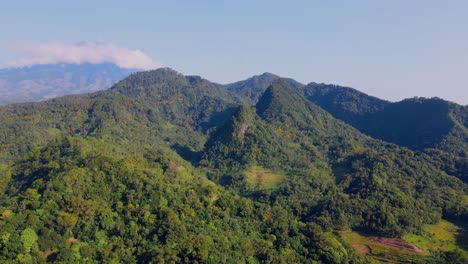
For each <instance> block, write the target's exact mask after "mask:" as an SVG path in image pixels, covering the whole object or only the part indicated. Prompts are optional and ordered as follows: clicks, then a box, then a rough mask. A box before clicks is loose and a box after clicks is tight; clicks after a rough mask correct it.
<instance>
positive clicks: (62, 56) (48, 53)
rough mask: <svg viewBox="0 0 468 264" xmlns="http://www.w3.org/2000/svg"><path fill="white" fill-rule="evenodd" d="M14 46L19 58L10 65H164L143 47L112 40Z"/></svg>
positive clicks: (140, 67) (139, 66)
mask: <svg viewBox="0 0 468 264" xmlns="http://www.w3.org/2000/svg"><path fill="white" fill-rule="evenodd" d="M11 49H12V50H13V51H14V52H15V53H17V54H18V55H19V58H18V59H16V60H13V61H9V62H7V66H9V67H24V66H32V65H36V64H54V63H76V64H81V63H114V64H116V65H118V66H120V67H122V68H136V69H142V70H150V69H156V68H160V67H161V64H160V63H159V62H157V61H155V60H153V59H152V58H151V57H149V56H148V55H146V54H145V53H143V52H142V51H140V50H130V49H127V48H124V47H120V46H117V45H115V44H112V43H102V42H94V41H83V42H79V43H76V44H64V43H22V44H17V45H15V46H12V47H11Z"/></svg>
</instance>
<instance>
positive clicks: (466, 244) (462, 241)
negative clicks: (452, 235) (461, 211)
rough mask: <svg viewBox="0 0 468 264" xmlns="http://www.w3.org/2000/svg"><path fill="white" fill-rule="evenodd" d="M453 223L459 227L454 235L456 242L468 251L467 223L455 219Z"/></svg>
mask: <svg viewBox="0 0 468 264" xmlns="http://www.w3.org/2000/svg"><path fill="white" fill-rule="evenodd" d="M454 224H455V225H457V226H458V227H459V228H460V229H459V230H458V234H457V236H456V244H457V245H458V246H459V247H461V248H462V249H464V250H467V251H468V223H465V222H462V221H455V222H454Z"/></svg>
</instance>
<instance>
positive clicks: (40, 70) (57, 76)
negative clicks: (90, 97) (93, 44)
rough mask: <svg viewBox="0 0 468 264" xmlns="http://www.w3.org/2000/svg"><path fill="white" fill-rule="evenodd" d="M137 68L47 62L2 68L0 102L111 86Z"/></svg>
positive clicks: (34, 99)
mask: <svg viewBox="0 0 468 264" xmlns="http://www.w3.org/2000/svg"><path fill="white" fill-rule="evenodd" d="M135 71H136V69H124V68H120V67H118V66H117V65H114V64H108V63H104V64H90V63H84V64H45V65H34V66H30V67H22V68H8V69H0V105H5V104H11V103H20V102H37V101H43V100H47V99H51V98H55V97H59V96H63V95H68V94H82V93H89V92H94V91H99V90H103V89H107V88H109V87H111V86H112V85H113V84H114V83H116V82H117V81H119V80H121V79H123V78H125V77H127V76H128V75H129V74H130V73H133V72H135Z"/></svg>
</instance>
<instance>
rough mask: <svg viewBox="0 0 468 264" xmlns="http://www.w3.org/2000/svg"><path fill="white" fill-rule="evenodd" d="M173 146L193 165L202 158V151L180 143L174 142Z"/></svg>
mask: <svg viewBox="0 0 468 264" xmlns="http://www.w3.org/2000/svg"><path fill="white" fill-rule="evenodd" d="M171 148H172V149H173V150H175V152H177V154H179V156H181V157H182V158H183V159H184V160H186V161H188V162H190V163H191V164H192V165H196V164H197V163H198V162H199V161H200V159H201V151H194V150H192V149H191V148H189V147H187V146H183V145H180V144H179V143H176V144H173V145H172V146H171Z"/></svg>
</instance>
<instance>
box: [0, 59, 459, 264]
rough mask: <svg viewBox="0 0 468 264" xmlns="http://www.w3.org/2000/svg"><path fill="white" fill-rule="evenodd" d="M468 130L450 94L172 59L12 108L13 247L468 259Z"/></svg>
mask: <svg viewBox="0 0 468 264" xmlns="http://www.w3.org/2000/svg"><path fill="white" fill-rule="evenodd" d="M412 120H419V122H413V121H412ZM467 127H468V108H467V107H466V106H460V105H457V104H455V103H451V102H447V101H444V100H442V99H438V98H432V99H423V98H413V99H407V100H404V101H402V102H398V103H390V102H387V101H384V100H380V99H378V98H374V97H370V96H368V95H365V94H363V93H360V92H358V91H356V90H353V89H351V88H346V87H339V86H331V85H324V84H316V83H311V84H308V85H302V84H300V83H298V82H296V81H294V80H292V79H283V78H280V77H278V76H275V75H272V74H264V75H260V76H255V77H253V78H250V79H248V80H246V81H241V82H237V83H234V84H231V85H220V84H216V83H213V82H210V81H208V80H205V79H203V78H201V77H198V76H184V75H182V74H180V73H177V72H176V71H174V70H171V69H168V68H163V69H158V70H154V71H148V72H139V73H134V74H132V75H130V76H129V77H127V78H126V79H124V80H122V81H120V82H118V83H117V84H116V85H114V86H113V87H112V88H111V89H109V90H105V91H100V92H96V93H91V94H83V95H70V96H65V97H60V98H56V99H52V100H49V101H44V102H40V103H22V104H13V105H7V106H2V107H0V262H2V263H18V262H20V263H45V262H52V263H379V262H393V263H467V262H468V244H467V242H466V241H468V185H467V182H468V129H467Z"/></svg>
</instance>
